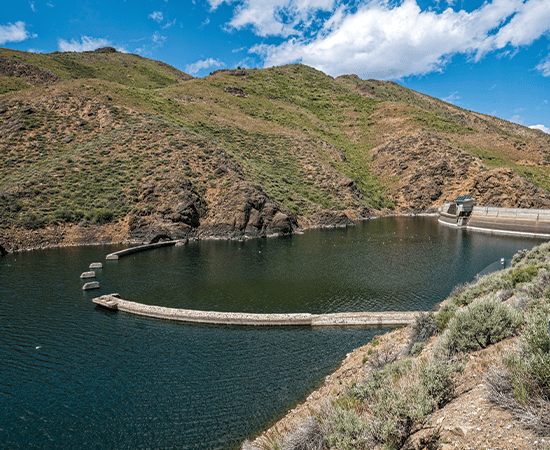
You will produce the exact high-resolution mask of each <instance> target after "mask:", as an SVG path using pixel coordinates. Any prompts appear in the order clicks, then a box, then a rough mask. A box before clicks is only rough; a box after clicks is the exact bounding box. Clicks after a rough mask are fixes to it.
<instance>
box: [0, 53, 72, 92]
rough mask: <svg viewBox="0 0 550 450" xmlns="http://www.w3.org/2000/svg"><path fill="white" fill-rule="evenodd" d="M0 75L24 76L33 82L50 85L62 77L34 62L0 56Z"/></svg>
mask: <svg viewBox="0 0 550 450" xmlns="http://www.w3.org/2000/svg"><path fill="white" fill-rule="evenodd" d="M0 76H5V77H17V78H24V79H25V80H26V81H27V82H29V83H31V84H42V85H48V84H52V83H57V82H58V81H59V80H61V78H60V77H59V76H57V75H56V74H55V73H53V72H51V71H49V70H47V69H42V68H41V67H38V66H34V65H32V64H26V63H22V62H19V61H14V60H13V59H10V58H6V57H5V56H0Z"/></svg>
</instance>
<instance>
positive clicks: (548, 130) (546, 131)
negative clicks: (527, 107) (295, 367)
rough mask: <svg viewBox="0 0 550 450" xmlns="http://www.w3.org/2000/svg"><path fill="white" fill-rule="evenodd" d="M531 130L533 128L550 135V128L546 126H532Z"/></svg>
mask: <svg viewBox="0 0 550 450" xmlns="http://www.w3.org/2000/svg"><path fill="white" fill-rule="evenodd" d="M529 128H533V129H534V130H540V131H544V132H545V133H548V134H550V128H548V127H546V126H544V125H540V124H539V125H531V126H530V127H529Z"/></svg>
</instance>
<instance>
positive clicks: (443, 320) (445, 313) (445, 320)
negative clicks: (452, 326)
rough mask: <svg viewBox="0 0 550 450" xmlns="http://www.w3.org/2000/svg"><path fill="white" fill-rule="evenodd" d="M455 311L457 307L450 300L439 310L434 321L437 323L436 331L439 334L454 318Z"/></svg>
mask: <svg viewBox="0 0 550 450" xmlns="http://www.w3.org/2000/svg"><path fill="white" fill-rule="evenodd" d="M457 311H458V306H457V304H456V303H455V302H454V301H452V300H449V301H447V303H445V304H444V305H443V306H441V308H439V311H438V312H437V314H436V315H435V320H436V321H437V331H438V332H439V333H442V332H443V331H444V330H445V328H447V325H448V324H449V321H450V320H451V319H452V318H453V317H454V316H455V314H456V312H457Z"/></svg>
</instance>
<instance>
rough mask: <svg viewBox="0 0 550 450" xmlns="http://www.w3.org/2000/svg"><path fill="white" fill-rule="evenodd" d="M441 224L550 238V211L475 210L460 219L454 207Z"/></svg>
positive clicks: (449, 206)
mask: <svg viewBox="0 0 550 450" xmlns="http://www.w3.org/2000/svg"><path fill="white" fill-rule="evenodd" d="M439 222H440V223H442V224H444V225H448V226H453V227H457V228H462V229H466V230H472V231H481V232H484V233H490V234H500V235H510V236H527V237H534V238H543V239H548V238H550V210H548V209H523V208H497V207H493V206H474V207H473V208H472V211H471V214H470V215H469V216H467V217H459V215H458V214H457V213H456V211H455V210H454V209H453V205H452V203H451V204H445V205H444V206H443V207H442V208H441V210H440V212H439Z"/></svg>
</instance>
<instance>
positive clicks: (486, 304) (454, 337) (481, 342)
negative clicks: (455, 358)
mask: <svg viewBox="0 0 550 450" xmlns="http://www.w3.org/2000/svg"><path fill="white" fill-rule="evenodd" d="M522 323H523V313H522V312H520V311H519V310H517V309H515V308H510V307H508V306H506V305H505V304H503V303H502V302H501V301H500V300H499V299H498V298H496V296H494V295H490V296H487V297H484V298H482V299H480V300H477V301H476V302H474V303H472V304H471V305H470V306H468V307H467V308H464V309H462V310H459V311H457V312H456V314H455V316H454V317H453V318H452V319H451V320H450V322H449V330H448V333H447V334H446V336H445V339H444V341H443V342H442V345H443V348H445V349H446V350H447V351H448V352H449V353H450V354H453V353H457V352H466V351H475V350H479V349H482V348H486V347H488V346H489V345H492V344H496V343H497V342H500V341H501V340H503V339H505V338H507V337H509V336H512V335H513V334H515V332H516V331H517V330H518V328H519V327H520V325H522Z"/></svg>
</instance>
